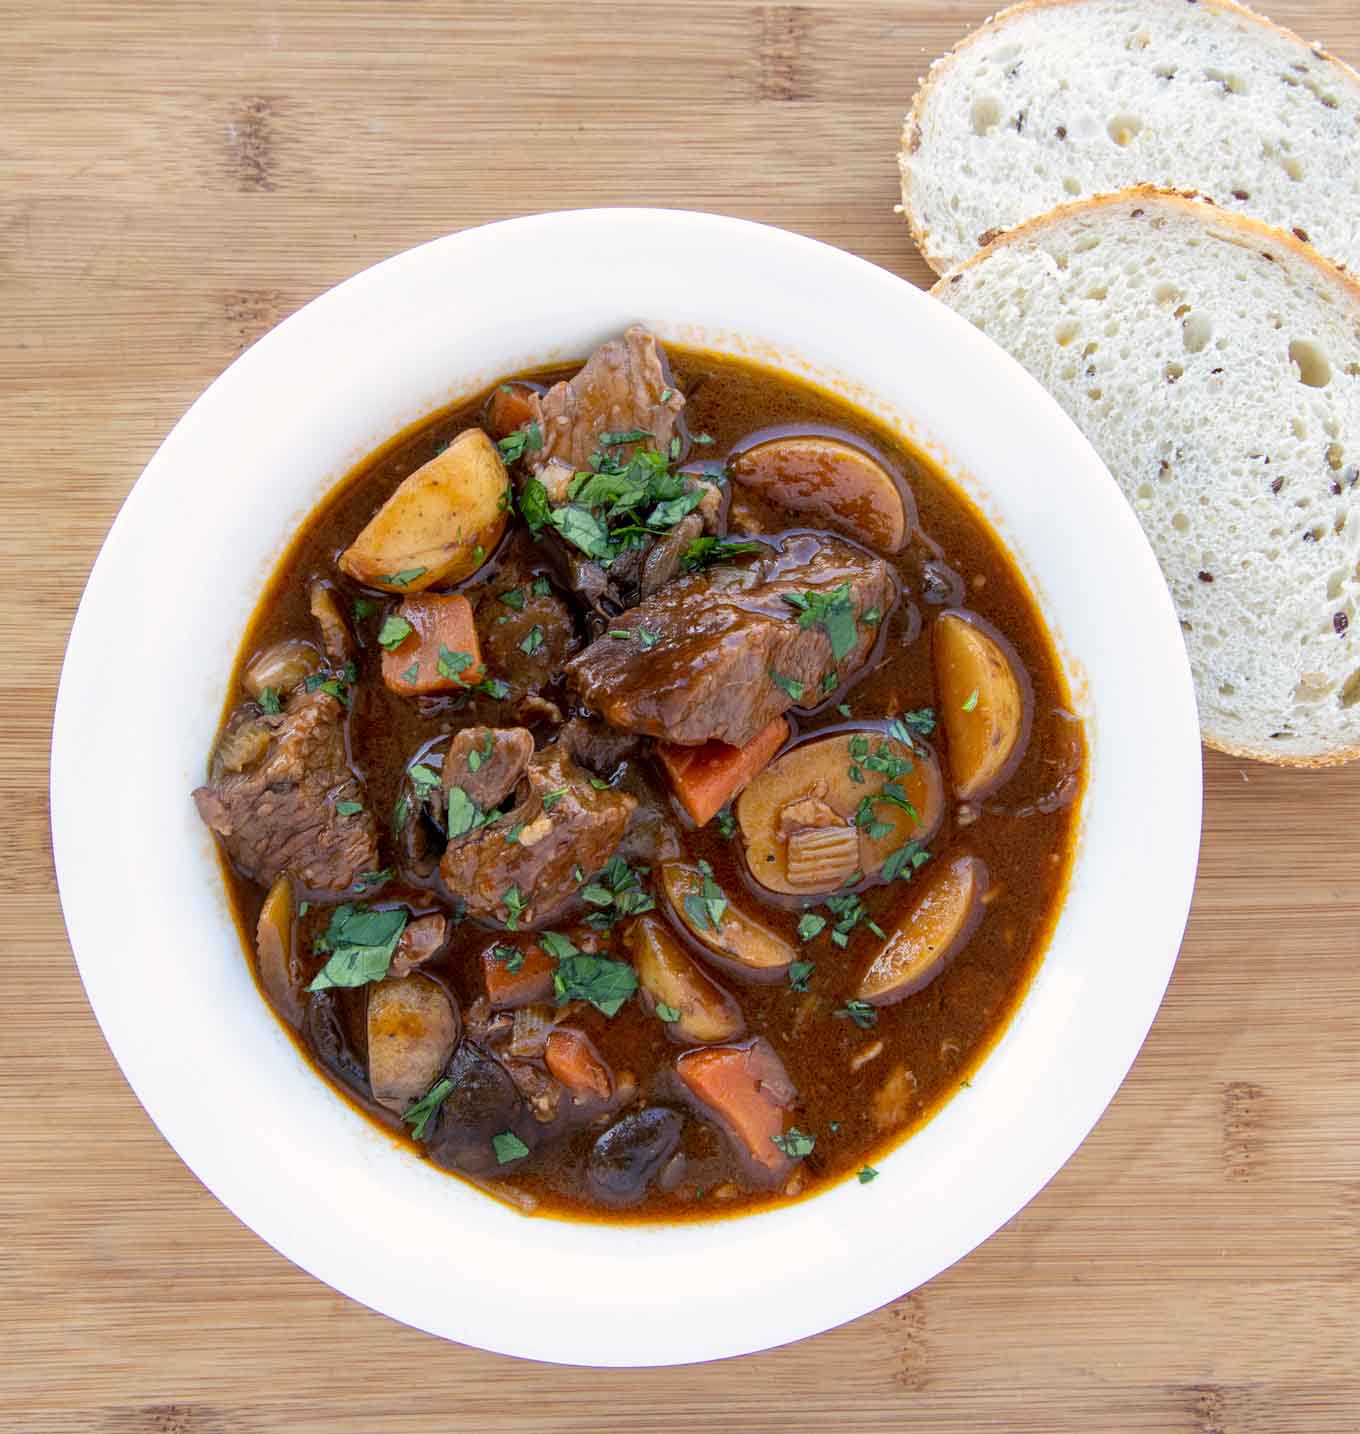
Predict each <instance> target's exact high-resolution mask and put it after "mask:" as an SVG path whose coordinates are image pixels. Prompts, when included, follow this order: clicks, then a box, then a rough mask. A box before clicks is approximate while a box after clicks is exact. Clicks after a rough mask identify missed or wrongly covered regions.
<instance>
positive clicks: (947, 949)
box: [855, 853, 987, 1006]
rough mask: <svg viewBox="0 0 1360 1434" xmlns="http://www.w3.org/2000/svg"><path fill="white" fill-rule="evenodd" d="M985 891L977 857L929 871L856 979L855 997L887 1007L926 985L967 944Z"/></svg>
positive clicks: (983, 870) (982, 868) (984, 874)
mask: <svg viewBox="0 0 1360 1434" xmlns="http://www.w3.org/2000/svg"><path fill="white" fill-rule="evenodd" d="M986 890H987V867H986V865H985V864H984V863H983V862H982V861H981V860H980V859H979V858H978V857H975V856H970V855H968V854H966V853H965V854H964V855H962V856H956V857H954V858H953V859H952V860H949V861H941V862H939V863H937V864H936V865H935V866H934V867H932V868H931V869H930V871H929V872H928V874H927V875H926V877H925V878H924V880H922V882H921V887H920V892H919V894H918V896H917V898H916V904H915V905H914V906H913V907H912V908H911V910H910V911H909V912H908V913H907V915H906V917H905V918H904V919H903V921H902V922H901V923H900V924H899V926H898V927H897V929H896V930H895V931H894V932H893V933H892V934H891V935H890V936H889V937H888V939H887V941H886V942H885V943H884V944H883V947H882V949H881V950H880V951H879V952H878V954H877V955H876V956H875V957H874V959H873V960H872V961H871V962H870V963H869V965H868V967H867V969H866V970H865V972H864V975H863V976H861V977H860V982H859V988H858V990H857V991H856V992H855V995H856V997H857V998H858V999H859V1000H861V1001H867V1002H868V1003H869V1004H870V1005H871V1006H889V1005H891V1004H892V1003H893V1002H894V1001H901V1000H903V999H904V998H905V997H907V996H910V995H913V994H914V993H915V992H917V991H919V990H921V989H922V988H923V987H925V986H928V985H929V984H930V983H931V982H932V981H933V980H934V979H935V978H936V977H937V976H938V975H939V974H940V973H941V972H942V971H943V970H944V969H945V968H946V967H947V966H948V965H949V963H950V962H951V961H952V960H953V959H954V958H955V957H956V956H957V955H958V954H959V952H960V951H962V950H963V948H964V947H965V946H966V945H967V944H968V938H969V937H970V936H972V934H973V932H974V931H975V930H976V929H977V924H978V922H979V921H980V920H981V919H982V912H983V895H984V893H985V892H986Z"/></svg>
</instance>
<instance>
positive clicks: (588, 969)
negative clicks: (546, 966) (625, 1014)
mask: <svg viewBox="0 0 1360 1434" xmlns="http://www.w3.org/2000/svg"><path fill="white" fill-rule="evenodd" d="M636 990H637V973H636V972H635V971H634V970H633V968H632V967H631V966H630V965H629V964H628V963H627V962H626V961H611V960H610V959H609V958H608V957H607V956H592V955H589V954H587V953H585V952H580V951H577V952H574V953H573V954H572V955H570V956H564V957H561V958H560V959H559V960H558V963H557V970H556V971H555V972H554V973H553V991H554V992H555V993H556V996H557V999H558V1001H559V1002H563V1003H565V1002H567V1001H589V1002H590V1004H591V1005H592V1006H594V1007H595V1009H596V1010H597V1011H601V1012H603V1013H604V1014H605V1015H606V1016H615V1015H617V1014H618V1012H619V1008H620V1007H621V1006H622V1005H623V1003H624V1002H625V1001H626V1000H627V999H628V998H629V997H630V996H631V995H632V994H633V992H634V991H636Z"/></svg>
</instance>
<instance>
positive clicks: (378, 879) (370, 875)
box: [354, 866, 397, 891]
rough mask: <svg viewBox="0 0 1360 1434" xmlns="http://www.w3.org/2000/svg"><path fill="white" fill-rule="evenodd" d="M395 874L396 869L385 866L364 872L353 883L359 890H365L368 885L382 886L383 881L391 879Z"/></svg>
mask: <svg viewBox="0 0 1360 1434" xmlns="http://www.w3.org/2000/svg"><path fill="white" fill-rule="evenodd" d="M396 874H397V873H396V871H395V870H394V869H393V868H392V867H390V866H385V867H383V869H382V870H381V871H366V872H364V874H363V875H362V876H361V877H360V878H359V880H358V881H356V882H355V883H354V884H355V886H357V887H358V888H359V890H360V891H367V890H368V889H369V887H372V886H382V885H383V883H384V882H388V881H391V880H392V878H393V877H394V876H395V875H396Z"/></svg>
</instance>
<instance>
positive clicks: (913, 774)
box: [736, 727, 944, 896]
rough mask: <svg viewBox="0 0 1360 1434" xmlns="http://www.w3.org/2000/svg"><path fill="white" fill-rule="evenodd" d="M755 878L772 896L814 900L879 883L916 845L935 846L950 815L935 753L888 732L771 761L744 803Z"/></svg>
mask: <svg viewBox="0 0 1360 1434" xmlns="http://www.w3.org/2000/svg"><path fill="white" fill-rule="evenodd" d="M736 814H737V822H738V824H739V826H740V827H741V835H742V840H743V842H744V844H745V849H746V865H747V867H748V869H749V870H750V873H751V875H752V876H753V877H754V878H755V880H756V881H757V882H758V883H759V884H760V885H761V886H763V887H765V888H767V889H768V890H770V891H777V892H782V893H784V894H786V895H790V896H813V895H818V894H821V893H825V892H829V891H835V890H836V889H837V888H838V887H840V886H842V885H844V884H845V882H846V881H847V880H848V879H849V878H850V877H851V876H853V875H854V873H855V872H856V871H859V872H862V873H863V875H864V876H866V877H872V876H874V875H876V874H877V873H878V872H879V871H880V870H881V869H882V867H883V864H884V862H886V861H887V860H888V858H889V857H890V856H891V855H892V854H893V853H894V852H895V851H898V850H899V849H900V848H901V847H902V846H904V845H905V844H906V843H907V842H912V841H915V842H926V841H929V840H930V838H931V837H932V836H933V835H934V833H935V831H936V830H937V828H938V827H939V825H940V821H941V819H942V818H943V816H944V784H943V782H942V781H941V778H940V769H939V764H938V763H937V762H936V760H935V756H934V754H933V753H932V752H931V751H930V750H929V748H927V747H925V746H924V745H922V744H920V743H918V744H916V745H914V746H908V745H907V744H906V743H904V742H900V741H898V740H897V738H895V737H892V736H889V735H888V733H887V731H886V730H884V729H882V728H879V727H863V728H857V729H848V730H844V731H840V732H836V733H833V734H832V735H831V736H828V737H813V738H811V739H810V740H808V741H806V742H800V743H799V744H798V745H797V746H796V747H790V748H789V750H788V751H787V752H785V753H784V755H783V756H782V757H780V758H778V759H777V760H776V761H774V762H771V763H770V765H769V766H768V767H766V768H765V770H764V771H763V772H761V773H760V774H759V775H758V776H756V777H754V778H753V779H752V781H751V783H750V785H749V786H747V788H746V789H745V791H743V792H742V794H741V796H740V797H738V798H737V805H736Z"/></svg>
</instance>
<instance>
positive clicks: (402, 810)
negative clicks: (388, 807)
mask: <svg viewBox="0 0 1360 1434" xmlns="http://www.w3.org/2000/svg"><path fill="white" fill-rule="evenodd" d="M410 813H411V804H410V802H408V801H407V800H406V798H405V797H398V798H397V804H396V806H394V807H393V808H392V835H393V836H394V837H395V836H400V835H401V829H402V827H404V826H405V825H406V818H407V817H408V816H409V815H410Z"/></svg>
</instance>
